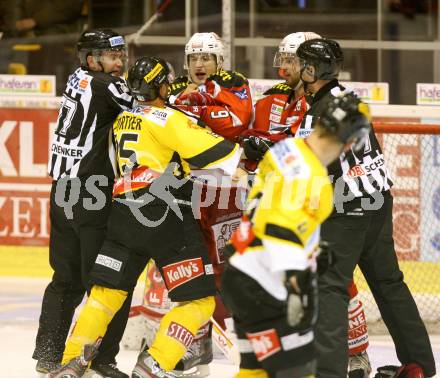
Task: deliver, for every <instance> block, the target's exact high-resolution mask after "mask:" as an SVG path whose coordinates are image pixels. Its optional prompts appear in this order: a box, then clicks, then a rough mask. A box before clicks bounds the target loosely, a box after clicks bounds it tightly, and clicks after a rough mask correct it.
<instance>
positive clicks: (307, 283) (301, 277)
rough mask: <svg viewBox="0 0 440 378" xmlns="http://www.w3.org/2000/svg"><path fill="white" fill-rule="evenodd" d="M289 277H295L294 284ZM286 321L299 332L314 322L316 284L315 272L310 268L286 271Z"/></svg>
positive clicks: (316, 304)
mask: <svg viewBox="0 0 440 378" xmlns="http://www.w3.org/2000/svg"><path fill="white" fill-rule="evenodd" d="M291 277H295V278H296V283H295V285H294V286H292V284H291V280H290V278H291ZM286 288H287V291H288V292H289V295H288V297H287V322H288V324H289V325H290V326H292V327H295V328H296V329H297V330H298V331H299V332H301V331H303V330H307V329H309V328H311V327H312V326H313V325H314V324H315V323H316V318H317V309H318V284H317V280H316V274H315V273H313V272H311V271H310V269H306V270H289V271H287V272H286Z"/></svg>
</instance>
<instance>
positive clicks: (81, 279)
mask: <svg viewBox="0 0 440 378" xmlns="http://www.w3.org/2000/svg"><path fill="white" fill-rule="evenodd" d="M82 181H84V180H82ZM109 181H110V185H109V186H104V187H99V189H100V190H101V192H102V193H103V197H102V198H103V199H104V198H105V202H104V203H103V205H104V206H103V207H102V208H101V209H99V210H87V209H85V208H84V206H83V204H84V202H83V200H84V199H91V200H92V202H91V203H96V198H95V197H94V196H93V195H91V194H90V193H88V191H87V190H86V189H85V188H84V186H83V185H81V189H80V194H79V201H78V203H77V204H76V205H74V206H73V218H72V219H68V217H67V216H66V213H65V208H64V207H62V206H59V205H57V203H56V201H55V194H56V187H57V186H56V185H57V182H56V181H54V182H53V183H52V190H51V193H50V221H51V230H50V244H49V261H50V265H51V267H52V269H53V270H54V274H53V277H52V281H51V282H50V283H49V285H48V286H47V288H46V290H45V292H44V296H43V302H42V307H41V315H40V320H39V328H38V334H37V338H36V346H35V350H34V353H33V356H32V357H33V358H34V359H36V360H40V359H42V360H45V361H50V362H56V363H58V362H61V358H62V355H63V352H64V346H65V342H66V338H67V335H68V332H69V329H70V326H71V323H72V320H73V315H74V313H75V309H76V307H77V306H78V305H79V304H80V303H81V301H82V299H83V297H84V294H85V293H86V291H87V290H89V289H90V287H89V284H88V273H89V271H90V270H91V268H92V267H93V264H94V262H95V260H96V256H97V254H98V252H99V250H100V248H101V245H102V243H103V241H104V236H105V231H106V225H107V218H108V216H109V213H110V212H109V211H110V205H111V193H112V184H113V180H109ZM70 190H71V188H70V185H69V184H68V185H67V190H66V194H65V198H68V196H69V193H70ZM58 202H59V201H58ZM130 305H131V296H129V297H128V298H127V300H126V301H125V303H124V305H123V306H122V308H121V309H120V310H119V311H118V313H117V314H116V315H115V317H114V318H113V320H112V322H111V323H110V325H109V327H108V329H107V333H106V334H105V337H104V338H103V340H102V343H101V345H100V348H99V355H98V356H97V357H96V359H95V360H96V361H97V362H99V363H106V364H107V363H114V362H115V356H116V355H117V354H118V352H119V342H120V341H121V339H122V336H123V334H124V330H125V326H126V324H127V320H128V313H129V311H130Z"/></svg>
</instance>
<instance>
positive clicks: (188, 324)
mask: <svg viewBox="0 0 440 378" xmlns="http://www.w3.org/2000/svg"><path fill="white" fill-rule="evenodd" d="M127 81H128V85H129V88H130V90H131V92H132V94H133V95H134V97H135V98H136V100H137V101H138V102H139V106H137V107H135V108H134V109H132V110H131V111H125V112H122V113H121V114H120V115H119V116H118V117H117V119H116V121H115V123H114V124H113V132H114V137H115V142H116V145H117V159H118V168H119V170H120V173H121V178H120V179H119V180H118V181H117V182H116V184H115V187H114V191H113V196H114V201H113V202H112V207H111V212H110V217H109V221H108V232H107V236H106V239H105V241H104V244H103V247H102V248H101V250H100V253H99V254H98V257H97V258H96V261H95V264H94V267H93V268H92V271H91V272H90V280H91V282H92V284H93V287H92V289H91V293H90V296H89V298H88V300H87V302H86V304H85V306H84V307H83V309H82V311H81V313H80V315H79V317H78V321H77V323H76V325H75V327H74V330H73V332H72V334H71V336H70V337H69V339H68V341H67V344H66V348H65V351H64V355H63V363H64V365H63V366H62V367H61V368H60V369H59V370H58V371H55V372H53V373H51V375H50V377H51V378H55V377H56V378H60V377H67V376H68V377H71V378H77V377H81V376H82V375H83V374H84V371H85V368H86V365H87V364H88V362H89V361H88V360H89V359H90V357H89V356H93V353H87V354H88V356H85V353H82V354H81V349H83V350H85V351H87V348H85V346H86V345H92V346H95V344H96V343H97V342H99V339H100V338H101V337H102V336H104V334H105V332H106V329H107V326H108V324H109V323H110V321H111V320H112V318H113V315H114V314H115V313H116V312H117V311H118V309H119V308H120V307H121V306H122V305H123V303H124V301H125V300H126V298H127V295H129V294H130V293H131V292H132V291H133V289H134V287H135V285H136V283H137V280H138V278H139V276H140V274H141V273H142V271H143V270H144V268H145V266H146V264H147V262H148V261H149V260H150V258H153V259H154V261H155V262H156V264H157V266H158V267H159V270H160V272H161V274H162V277H163V279H164V281H165V283H166V286H167V290H168V292H169V296H170V298H171V300H172V301H174V302H179V305H178V306H176V307H174V308H172V309H171V310H170V311H169V312H168V313H167V314H166V315H165V316H164V317H163V318H162V320H161V322H160V326H159V331H158V333H157V335H156V337H155V339H154V340H153V343H152V345H150V347H149V349H148V350H147V351H143V352H141V353H140V355H139V357H138V360H137V363H136V366H135V368H134V370H133V372H132V377H133V378H153V377H154V378H155V377H161V378H166V377H175V375H174V374H173V373H171V372H170V371H171V370H173V369H174V367H175V365H176V364H177V363H178V361H179V360H180V359H181V358H182V356H183V355H184V354H185V352H186V350H187V348H188V347H189V345H190V344H191V343H192V340H193V339H194V337H195V335H196V333H197V331H198V329H199V328H200V327H201V326H202V325H203V324H205V323H207V322H208V321H209V319H210V317H211V315H212V313H213V311H214V307H215V301H214V294H215V291H216V289H215V283H214V275H213V270H212V264H211V263H210V261H209V256H208V250H207V248H206V245H205V243H204V240H203V237H202V234H201V232H200V229H199V225H198V223H197V222H196V220H195V219H194V216H193V213H192V209H191V206H190V200H191V192H192V181H191V180H189V179H188V173H189V172H188V168H189V165H191V166H195V167H198V168H201V169H203V168H209V169H221V170H222V171H223V172H225V173H226V174H233V173H234V172H235V170H236V168H237V165H238V162H239V160H240V155H241V149H240V148H239V146H238V145H237V144H234V143H231V142H229V141H227V140H225V139H224V138H222V137H220V136H218V135H217V134H214V133H213V132H212V131H210V130H208V129H203V128H201V127H200V126H198V125H196V124H195V123H193V122H192V121H191V119H189V118H188V117H187V116H186V115H184V114H182V113H181V112H180V111H177V110H175V109H171V108H169V107H168V106H166V100H167V94H168V89H169V81H170V78H169V77H168V69H167V65H166V63H165V62H164V61H163V60H161V59H158V58H151V57H144V58H140V59H139V60H137V62H136V63H135V64H134V66H133V67H132V68H131V69H130V70H129V73H128V79H127ZM86 357H87V358H86ZM69 374H70V375H69Z"/></svg>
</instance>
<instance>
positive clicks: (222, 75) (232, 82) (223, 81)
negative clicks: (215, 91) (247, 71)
mask: <svg viewBox="0 0 440 378" xmlns="http://www.w3.org/2000/svg"><path fill="white" fill-rule="evenodd" d="M208 80H212V81H215V82H216V83H217V84H218V85H220V86H222V87H226V88H231V87H241V86H243V85H249V82H248V80H247V79H246V78H245V77H244V76H243V75H242V74H241V73H240V72H236V71H225V70H219V71H217V72H216V73H215V74H212V75H211V76H209V77H208Z"/></svg>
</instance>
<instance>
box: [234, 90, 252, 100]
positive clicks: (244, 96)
mask: <svg viewBox="0 0 440 378" xmlns="http://www.w3.org/2000/svg"><path fill="white" fill-rule="evenodd" d="M231 92H232V93H233V94H235V95H236V96H237V97H238V98H239V99H240V100H246V99H247V98H248V94H247V90H246V89H245V88H243V89H242V90H240V91H231Z"/></svg>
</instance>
